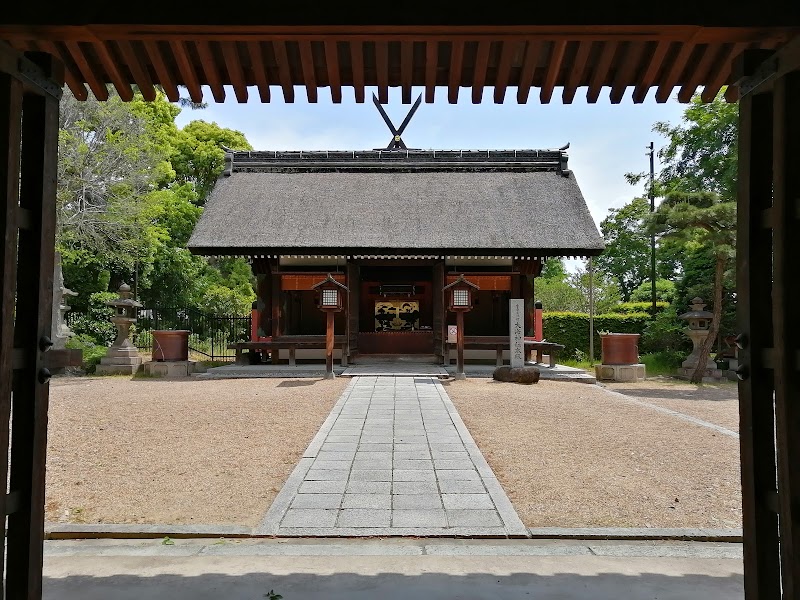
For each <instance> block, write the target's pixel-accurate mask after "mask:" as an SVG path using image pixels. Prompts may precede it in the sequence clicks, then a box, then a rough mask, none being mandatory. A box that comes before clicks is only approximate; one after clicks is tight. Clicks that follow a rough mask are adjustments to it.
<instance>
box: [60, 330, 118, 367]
mask: <svg viewBox="0 0 800 600" xmlns="http://www.w3.org/2000/svg"><path fill="white" fill-rule="evenodd" d="M66 346H67V348H71V349H74V350H82V351H83V357H82V363H81V367H82V368H83V370H84V371H85V372H86V373H94V371H95V369H96V368H97V365H98V364H100V359H101V358H103V357H104V356H105V355H106V352H108V348H107V347H106V346H103V345H100V344H98V343H97V342H96V341H95V340H94V338H93V337H92V336H91V335H89V334H86V333H82V334H79V335H75V336H73V337H71V338H70V339H68V340H67V344H66Z"/></svg>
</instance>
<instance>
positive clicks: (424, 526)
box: [254, 376, 527, 537]
mask: <svg viewBox="0 0 800 600" xmlns="http://www.w3.org/2000/svg"><path fill="white" fill-rule="evenodd" d="M254 533H255V534H259V535H281V536H284V535H285V536H387V535H397V536H454V535H458V536H499V537H525V536H526V535H527V532H526V530H525V527H524V525H523V524H522V522H521V521H520V519H519V517H518V516H517V513H516V512H515V511H514V508H513V507H512V506H511V502H510V501H509V500H508V497H507V496H506V494H505V492H504V491H503V489H502V488H501V487H500V484H499V483H498V481H497V478H496V477H495V476H494V473H493V472H492V470H491V468H490V467H489V465H488V464H487V463H486V460H485V459H484V457H483V455H482V454H481V452H480V450H478V447H477V445H476V444H475V442H474V440H473V439H472V436H470V434H469V432H468V431H467V428H466V427H465V425H464V423H463V421H462V420H461V417H459V415H458V412H457V411H456V409H455V407H454V406H453V403H452V402H451V401H450V398H449V397H448V396H447V393H446V392H445V390H444V388H443V387H442V385H441V383H440V382H439V381H438V380H437V379H436V378H434V377H376V376H362V377H356V378H354V379H353V381H352V382H351V384H350V385H349V386H348V387H347V389H346V390H345V392H344V393H343V394H342V397H341V398H340V399H339V401H338V402H337V403H336V406H334V408H333V410H332V411H331V414H330V415H329V416H328V419H327V420H326V421H325V423H324V424H323V425H322V428H321V429H320V431H319V432H318V433H317V435H316V437H315V438H314V440H313V441H312V442H311V445H310V446H309V447H308V450H307V451H306V452H305V454H304V455H303V458H301V459H300V462H299V463H298V465H297V467H296V468H295V470H294V471H293V472H292V474H291V475H290V476H289V479H288V480H287V481H286V484H285V485H284V487H283V489H282V490H281V491H280V493H279V494H278V496H277V497H276V498H275V501H274V502H273V504H272V506H271V507H270V509H269V511H267V514H266V515H265V517H264V520H263V521H262V523H261V524H260V525H259V526H258V527H257V528H256V530H255V531H254Z"/></svg>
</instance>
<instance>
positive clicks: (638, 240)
mask: <svg viewBox="0 0 800 600" xmlns="http://www.w3.org/2000/svg"><path fill="white" fill-rule="evenodd" d="M608 212H609V215H608V216H607V217H606V218H605V219H603V220H602V221H601V222H600V231H601V233H602V234H603V240H604V241H605V244H606V249H605V251H604V252H603V254H601V255H600V256H598V257H597V258H596V259H595V264H596V265H597V267H598V269H600V270H601V271H602V272H604V273H606V274H607V275H610V276H611V277H612V278H613V279H614V280H615V281H616V282H617V285H618V286H619V292H620V295H621V296H622V301H623V302H628V301H630V299H631V294H632V293H633V291H634V290H635V289H636V288H637V287H639V286H640V285H641V284H642V282H643V281H645V280H646V279H648V278H649V277H650V237H649V236H648V235H647V234H646V233H645V231H644V227H643V225H644V219H645V218H646V217H647V215H648V214H650V204H649V201H648V200H646V199H645V198H634V199H633V200H632V201H631V202H629V203H628V204H626V205H625V206H623V207H622V208H612V209H610V210H609V211H608Z"/></svg>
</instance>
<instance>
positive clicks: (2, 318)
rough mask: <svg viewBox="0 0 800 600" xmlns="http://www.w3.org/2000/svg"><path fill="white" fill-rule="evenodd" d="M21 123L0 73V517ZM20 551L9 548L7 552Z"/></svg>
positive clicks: (17, 92) (10, 85) (18, 89)
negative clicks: (1, 239) (0, 484)
mask: <svg viewBox="0 0 800 600" xmlns="http://www.w3.org/2000/svg"><path fill="white" fill-rule="evenodd" d="M21 122H22V83H21V82H20V81H19V80H18V79H15V78H13V77H12V76H11V75H10V74H7V73H0V161H2V167H0V188H1V189H2V192H0V194H2V196H0V202H2V205H0V235H2V236H3V243H2V244H0V267H2V269H3V282H2V287H1V288H0V481H3V482H4V487H3V490H2V492H0V515H2V517H3V519H5V515H6V514H8V513H9V512H11V511H12V510H13V504H14V503H15V500H16V501H17V502H18V501H19V497H18V496H17V498H13V497H11V496H9V497H8V498H7V497H6V493H5V492H6V490H5V482H6V481H7V477H8V470H7V469H8V438H9V420H10V418H11V381H12V378H13V375H12V374H13V370H14V364H13V363H14V361H13V358H12V355H13V353H14V312H15V300H16V296H17V291H16V288H17V210H18V205H19V150H20V123H21ZM21 551H23V548H20V547H18V548H14V547H11V546H9V548H8V552H21ZM4 564H5V560H3V559H0V598H3V597H5V596H4V594H3V582H4V580H5V577H4Z"/></svg>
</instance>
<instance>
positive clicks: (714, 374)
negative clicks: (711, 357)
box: [678, 361, 722, 383]
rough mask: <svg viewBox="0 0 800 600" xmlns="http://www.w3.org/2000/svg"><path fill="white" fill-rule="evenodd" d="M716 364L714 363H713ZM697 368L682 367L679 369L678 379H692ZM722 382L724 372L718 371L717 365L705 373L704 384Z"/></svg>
mask: <svg viewBox="0 0 800 600" xmlns="http://www.w3.org/2000/svg"><path fill="white" fill-rule="evenodd" d="M711 362H712V364H714V362H713V361H711ZM694 370H695V367H681V368H680V369H678V378H679V379H691V378H692V375H694ZM720 381H722V370H721V369H718V368H717V367H716V365H714V368H713V369H706V370H705V371H703V379H702V382H703V383H719V382H720Z"/></svg>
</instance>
